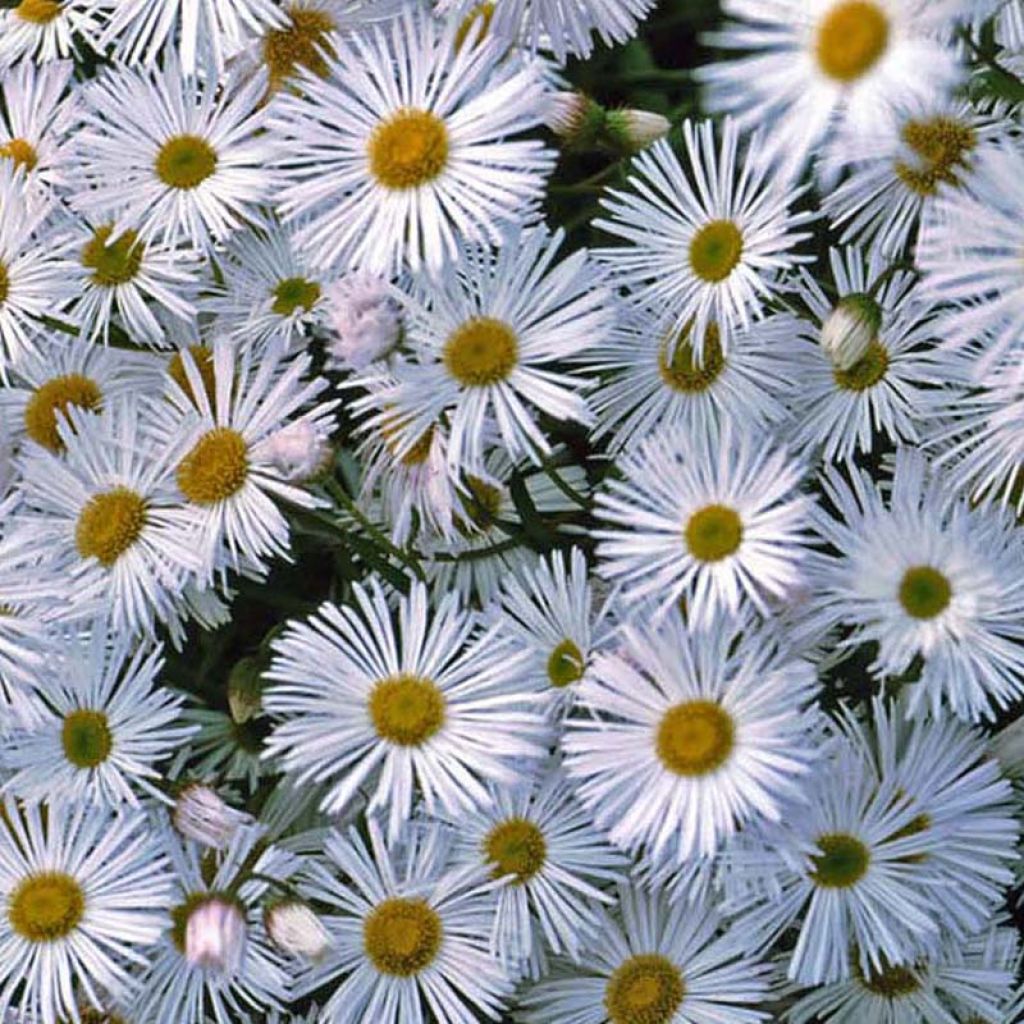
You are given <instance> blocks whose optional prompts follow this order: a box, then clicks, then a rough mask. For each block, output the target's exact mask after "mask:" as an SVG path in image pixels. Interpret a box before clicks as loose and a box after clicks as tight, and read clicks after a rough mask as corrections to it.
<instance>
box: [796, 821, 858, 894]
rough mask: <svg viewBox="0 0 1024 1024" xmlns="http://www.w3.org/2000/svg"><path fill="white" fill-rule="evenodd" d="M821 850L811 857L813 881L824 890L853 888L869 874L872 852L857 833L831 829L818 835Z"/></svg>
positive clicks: (818, 844)
mask: <svg viewBox="0 0 1024 1024" xmlns="http://www.w3.org/2000/svg"><path fill="white" fill-rule="evenodd" d="M817 846H818V849H819V850H820V851H821V853H818V854H815V855H814V856H812V857H811V861H812V862H813V864H814V868H813V870H812V871H811V880H812V881H813V882H814V883H815V884H816V885H820V886H821V887H822V888H824V889H849V888H850V887H851V886H853V885H856V884H857V882H859V881H860V880H861V879H862V878H863V877H864V876H865V875H866V874H867V870H868V865H869V864H870V862H871V851H870V850H869V849H868V848H867V846H865V845H864V843H862V842H861V841H860V840H859V839H858V838H857V837H856V836H851V835H848V834H847V833H845V832H830V833H827V834H825V835H821V836H818V839H817Z"/></svg>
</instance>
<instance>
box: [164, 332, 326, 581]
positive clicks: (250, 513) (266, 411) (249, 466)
mask: <svg viewBox="0 0 1024 1024" xmlns="http://www.w3.org/2000/svg"><path fill="white" fill-rule="evenodd" d="M181 356H182V366H183V368H184V370H185V376H186V382H187V388H183V387H182V386H181V385H180V384H179V383H178V381H177V380H176V379H174V376H173V374H172V375H171V378H170V379H169V380H168V383H167V401H166V402H164V403H163V404H161V405H159V406H157V407H155V409H154V415H155V424H154V431H155V436H156V437H157V438H158V439H159V440H160V441H161V442H162V443H163V444H164V445H166V446H167V448H168V449H172V450H174V451H175V452H179V451H181V450H182V439H184V449H183V450H184V452H185V454H184V455H183V456H182V457H181V458H180V461H179V462H178V464H177V468H176V469H175V478H176V481H177V485H178V490H179V491H180V492H181V496H182V498H183V499H184V501H185V502H186V508H187V509H188V511H189V512H190V514H191V515H192V517H193V519H194V521H195V523H196V525H197V527H198V530H199V539H198V542H197V551H198V553H199V554H200V556H201V558H202V561H203V564H204V565H206V566H207V567H208V571H209V573H210V574H211V575H212V573H213V572H214V571H215V570H222V569H225V568H228V569H234V570H236V571H238V570H241V569H242V568H243V567H247V568H248V569H249V570H251V571H255V572H262V571H263V570H264V569H265V568H266V564H267V563H266V559H267V558H268V557H271V556H277V557H287V552H288V540H289V536H288V535H289V530H288V522H287V520H286V519H285V517H284V515H283V513H282V512H281V510H280V509H279V508H278V507H277V504H276V501H286V502H290V503H291V504H294V505H299V506H302V507H304V508H314V507H316V506H317V504H319V503H320V502H319V500H318V499H317V498H315V497H314V496H313V495H311V494H310V493H309V492H308V491H307V490H305V489H303V488H301V487H298V486H296V485H294V484H292V483H289V482H287V481H286V480H285V479H284V478H283V477H282V474H281V473H280V470H279V469H278V468H276V467H275V465H274V461H273V459H272V458H271V456H272V454H273V453H272V452H269V451H268V450H267V449H266V447H265V445H264V442H266V441H267V439H268V438H271V437H272V436H273V435H274V434H275V433H277V432H278V431H280V430H282V429H283V428H284V427H286V426H287V425H289V424H293V423H309V424H311V425H312V427H313V428H314V430H315V432H316V434H317V436H318V437H320V438H324V439H326V438H327V436H328V435H329V434H330V433H331V431H332V430H333V427H334V419H333V415H332V410H333V409H334V407H335V406H336V405H337V401H329V402H316V401H315V400H316V398H317V396H318V395H319V394H320V393H321V392H322V391H323V389H324V388H325V387H326V386H327V384H326V381H324V380H322V379H321V378H319V377H314V378H312V379H307V377H308V371H309V367H310V357H309V356H308V355H300V356H297V357H296V358H295V359H292V360H290V361H288V362H286V361H285V359H284V356H283V354H282V353H280V352H269V351H268V352H265V353H263V354H257V353H256V352H255V351H254V350H253V349H252V348H246V349H245V350H244V351H243V352H241V353H238V354H236V353H235V351H234V350H233V349H232V348H231V346H229V345H228V344H226V343H223V342H221V341H218V342H217V343H215V344H214V346H213V357H212V358H213V363H212V380H210V374H209V372H208V373H207V375H206V379H205V380H204V374H203V372H202V369H201V367H200V365H199V364H198V363H197V362H196V360H195V359H193V358H192V356H191V354H190V353H188V352H184V351H183V352H182V353H181ZM211 383H212V391H213V394H212V395H211V394H210V384H211ZM261 446H262V447H261Z"/></svg>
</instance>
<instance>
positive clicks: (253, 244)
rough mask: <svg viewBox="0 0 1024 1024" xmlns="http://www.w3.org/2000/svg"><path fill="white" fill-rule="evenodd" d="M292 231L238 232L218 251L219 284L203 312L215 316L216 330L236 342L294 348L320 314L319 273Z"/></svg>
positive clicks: (322, 280)
mask: <svg viewBox="0 0 1024 1024" xmlns="http://www.w3.org/2000/svg"><path fill="white" fill-rule="evenodd" d="M293 233H294V232H293V231H289V230H285V229H283V228H281V227H279V226H277V225H272V226H271V227H270V228H268V229H267V230H266V231H259V230H252V231H245V232H239V233H238V234H236V235H235V236H234V237H233V238H232V240H231V241H230V242H229V243H228V245H227V247H226V249H225V251H224V252H223V253H220V254H218V267H219V270H220V272H221V274H222V275H223V279H224V280H223V284H222V285H221V286H220V287H219V288H218V291H217V293H216V294H214V295H213V296H211V297H210V298H209V299H207V300H206V301H205V302H204V304H203V308H204V311H208V312H210V313H213V314H215V315H217V316H218V317H219V320H218V322H217V330H218V332H222V333H224V334H226V335H228V336H230V337H232V338H234V339H236V340H237V341H238V342H239V344H243V343H244V344H246V345H266V344H274V345H278V346H280V347H281V348H283V349H285V350H294V349H295V348H298V347H299V346H301V345H302V343H303V340H304V334H305V332H306V330H307V329H308V328H309V327H311V326H313V325H315V324H319V323H321V322H322V321H323V319H324V316H325V302H324V295H323V292H324V288H325V285H326V283H327V282H326V280H325V278H324V275H323V272H322V271H321V270H319V269H318V268H317V267H316V266H314V260H312V259H311V258H310V256H309V255H308V254H306V253H303V252H302V251H300V250H298V249H297V248H296V246H295V245H294V244H293V242H292V235H293Z"/></svg>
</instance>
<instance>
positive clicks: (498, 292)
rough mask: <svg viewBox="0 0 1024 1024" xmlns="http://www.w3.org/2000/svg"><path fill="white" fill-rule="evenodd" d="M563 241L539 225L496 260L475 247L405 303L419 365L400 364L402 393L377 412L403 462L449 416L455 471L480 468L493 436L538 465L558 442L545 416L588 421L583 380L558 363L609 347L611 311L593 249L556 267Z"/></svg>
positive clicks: (520, 235)
mask: <svg viewBox="0 0 1024 1024" xmlns="http://www.w3.org/2000/svg"><path fill="white" fill-rule="evenodd" d="M564 237H565V235H564V232H563V231H561V230H558V231H556V232H555V233H554V234H553V235H552V234H550V233H549V232H548V231H547V229H546V228H542V227H536V228H532V229H528V230H526V231H524V232H522V233H520V232H519V231H518V230H517V231H514V232H513V233H512V234H511V235H510V236H509V239H508V241H507V242H506V243H505V244H504V245H503V246H502V247H501V248H500V249H499V250H497V252H495V251H493V250H490V249H483V248H474V247H467V248H465V249H464V250H463V253H462V256H461V257H460V259H459V261H458V265H457V268H456V267H452V268H450V269H449V271H448V273H447V274H446V275H445V276H444V277H443V278H442V280H441V281H440V282H436V281H430V282H424V283H423V284H422V285H421V287H420V288H419V289H417V291H415V292H414V293H413V295H412V296H410V297H408V298H407V299H406V305H405V310H404V312H405V317H404V325H405V332H406V334H405V337H406V340H407V343H408V345H409V346H410V347H411V349H412V352H413V359H412V361H409V362H403V363H399V364H396V365H395V366H394V367H393V371H392V372H393V373H394V375H395V377H396V379H397V380H398V385H397V387H396V388H395V389H394V393H393V394H388V395H385V396H384V398H383V401H384V402H385V409H384V410H383V411H382V412H379V413H378V414H377V416H378V419H381V418H384V417H387V418H388V422H389V423H391V424H393V426H392V429H393V431H394V433H395V443H396V444H397V445H398V446H399V449H400V451H402V453H403V454H404V450H405V449H406V448H408V447H409V446H411V445H413V444H415V443H416V442H417V441H419V439H420V438H422V437H423V435H424V434H425V433H426V431H427V430H429V428H430V427H431V426H432V425H433V424H434V423H436V422H437V421H438V420H439V419H442V418H443V419H444V420H445V421H446V422H447V424H448V427H449V439H448V459H449V461H450V462H451V463H452V464H453V465H459V466H463V467H466V468H468V469H471V470H473V469H475V470H477V471H479V466H480V463H481V461H482V459H483V454H484V448H485V444H486V442H487V441H488V440H490V439H491V438H492V436H493V437H496V438H500V441H501V444H502V445H503V447H504V448H505V450H506V451H507V452H508V453H509V455H510V456H511V457H512V458H513V459H517V460H518V459H520V458H530V459H533V460H534V461H538V462H539V461H540V460H541V459H542V458H544V457H546V456H548V455H550V453H551V445H550V443H549V442H548V440H547V438H546V437H545V436H544V432H543V430H542V429H541V427H540V426H539V425H538V424H537V422H536V420H537V418H538V412H543V413H544V414H545V415H547V416H550V417H551V418H552V419H555V420H561V421H575V422H578V423H588V422H590V421H591V415H590V412H589V409H588V408H587V404H586V401H585V399H584V397H583V396H582V394H581V391H582V389H583V387H584V386H585V384H586V381H585V380H584V379H583V378H582V377H576V376H573V375H570V374H567V373H564V372H559V369H558V366H559V364H561V365H563V366H564V364H565V362H566V361H567V360H578V359H580V358H581V356H582V355H583V353H584V352H585V350H586V349H587V348H588V347H589V346H590V345H592V344H595V343H598V342H600V341H601V340H603V339H604V337H605V336H606V334H607V332H608V330H609V329H610V328H611V326H612V324H613V322H614V315H615V314H614V307H613V305H612V296H611V293H610V292H609V291H608V289H606V288H605V287H603V286H602V284H601V283H600V277H599V276H598V274H597V272H596V271H595V268H594V267H593V265H592V264H591V263H590V260H589V257H588V253H587V250H586V249H577V250H576V251H575V252H573V253H572V254H571V255H570V256H569V257H568V258H566V259H564V260H562V261H561V262H560V263H555V262H554V261H555V255H556V253H557V251H558V249H559V248H560V247H561V245H562V242H563V240H564ZM595 278H596V280H595Z"/></svg>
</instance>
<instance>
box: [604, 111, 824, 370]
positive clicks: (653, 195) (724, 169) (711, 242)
mask: <svg viewBox="0 0 1024 1024" xmlns="http://www.w3.org/2000/svg"><path fill="white" fill-rule="evenodd" d="M717 136H718V137H717V138H716V131H715V129H714V127H713V125H712V122H711V121H702V122H698V123H695V122H693V121H686V122H685V123H684V124H683V142H684V145H685V150H686V160H685V162H684V161H682V160H680V158H679V157H678V156H677V154H676V153H675V152H674V150H673V149H672V147H671V146H670V145H669V143H668V142H667V141H665V140H661V141H659V142H656V143H655V144H654V145H653V146H651V148H650V149H648V150H645V151H644V152H643V153H641V154H640V156H638V157H637V158H636V159H635V160H634V161H633V163H632V165H631V168H632V173H631V175H630V177H629V178H628V183H629V184H630V185H631V186H632V188H631V190H630V191H620V190H618V189H609V190H608V193H607V195H606V196H605V197H604V198H602V200H601V206H602V208H603V209H604V211H605V214H606V216H605V217H602V218H600V219H598V220H596V221H594V226H595V227H598V228H601V229H603V230H604V231H607V232H609V233H610V234H613V235H616V236H618V237H619V238H622V239H624V240H625V241H626V242H627V243H629V244H628V245H624V246H617V247H614V248H606V249H598V250H597V251H596V255H597V257H598V258H599V259H600V260H602V261H603V262H604V263H606V264H607V265H608V267H609V269H610V270H611V272H612V275H613V278H614V279H615V280H617V281H618V282H620V283H621V284H622V285H624V286H625V287H627V288H628V289H629V291H630V292H631V293H632V295H633V296H634V297H635V299H636V301H637V302H639V303H640V304H641V305H643V306H645V307H647V308H648V309H649V310H652V311H657V312H658V315H659V317H660V319H662V320H663V321H665V325H666V327H667V328H669V329H672V330H674V331H676V332H679V333H680V335H683V334H684V332H688V333H686V334H685V337H680V338H679V339H678V340H677V344H681V343H682V342H684V341H686V340H689V341H690V344H691V345H692V346H693V349H694V353H695V357H696V359H697V362H698V363H701V362H702V360H703V358H704V340H705V338H707V336H708V332H709V330H712V329H714V330H717V332H718V334H719V338H720V341H721V345H722V349H723V351H725V352H728V348H729V342H730V341H731V339H732V334H733V332H734V331H735V330H737V329H739V328H748V327H749V326H750V324H751V323H752V322H753V321H754V320H756V319H758V318H759V317H760V316H762V315H763V305H764V302H765V300H766V299H768V298H770V297H771V296H772V295H773V294H775V292H776V291H777V289H778V281H777V278H778V275H779V272H780V271H782V270H787V269H789V268H791V267H793V266H794V265H795V264H796V263H798V262H800V261H801V259H803V257H800V256H798V255H796V254H795V253H793V252H792V250H793V248H794V247H795V246H796V245H797V244H798V243H799V242H801V241H802V240H803V239H805V238H806V237H807V234H806V233H804V232H801V231H799V230H798V229H799V228H800V227H801V226H802V225H804V224H806V223H807V222H808V221H809V220H810V219H811V217H812V216H813V215H812V214H810V213H808V212H794V211H792V210H791V209H790V207H791V206H792V204H793V202H794V201H795V200H796V198H797V197H798V196H799V195H800V194H801V192H802V191H803V189H802V188H797V187H794V186H793V185H792V184H790V183H789V181H788V180H787V179H785V178H783V177H781V176H779V175H777V174H776V173H775V172H774V171H772V170H771V169H770V167H769V166H768V164H767V163H766V162H765V161H764V159H763V157H762V154H761V146H762V141H761V138H760V137H759V136H754V137H753V138H752V139H751V141H750V144H749V147H748V148H747V150H746V152H745V153H744V154H742V155H741V154H740V151H739V150H740V135H739V130H738V128H737V126H736V124H735V123H734V122H733V121H731V120H729V119H727V120H726V121H725V123H724V125H723V126H722V128H721V130H720V132H718V133H717ZM673 354H674V349H673V351H672V352H671V353H669V355H673Z"/></svg>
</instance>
